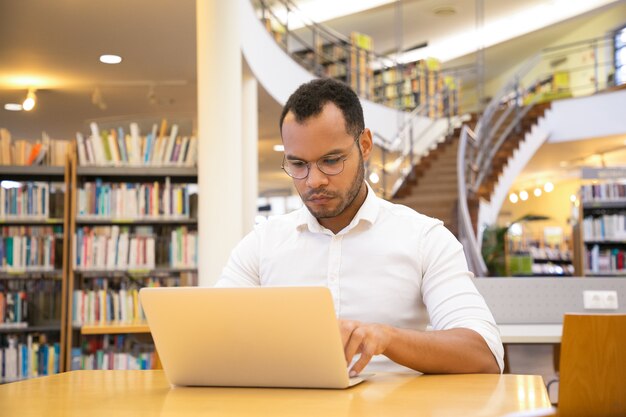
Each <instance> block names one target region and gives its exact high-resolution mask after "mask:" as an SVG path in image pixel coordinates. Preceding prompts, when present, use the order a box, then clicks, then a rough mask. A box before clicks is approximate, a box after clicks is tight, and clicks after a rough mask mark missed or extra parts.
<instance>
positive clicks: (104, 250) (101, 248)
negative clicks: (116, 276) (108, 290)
mask: <svg viewBox="0 0 626 417" xmlns="http://www.w3.org/2000/svg"><path fill="white" fill-rule="evenodd" d="M141 230H142V229H141V228H137V229H135V234H134V235H131V233H130V230H129V228H128V227H122V228H120V227H119V226H102V227H93V228H91V227H79V228H77V230H76V234H75V236H74V238H75V242H76V243H75V244H74V245H73V248H72V250H73V254H72V259H74V268H76V269H81V270H89V269H93V270H109V271H115V270H126V269H154V268H155V266H156V258H155V254H156V238H155V236H154V235H153V234H152V233H151V230H150V229H148V230H147V231H146V232H145V233H144V232H142V231H141Z"/></svg>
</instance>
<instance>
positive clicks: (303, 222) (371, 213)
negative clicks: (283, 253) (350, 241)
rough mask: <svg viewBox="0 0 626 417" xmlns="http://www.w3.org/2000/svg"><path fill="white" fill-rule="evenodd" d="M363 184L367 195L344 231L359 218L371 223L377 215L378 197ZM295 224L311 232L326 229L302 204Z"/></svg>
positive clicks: (322, 231)
mask: <svg viewBox="0 0 626 417" xmlns="http://www.w3.org/2000/svg"><path fill="white" fill-rule="evenodd" d="M365 186H366V187H367V197H365V201H364V202H363V204H362V205H361V207H360V208H359V211H357V213H356V215H355V216H354V218H353V219H352V221H351V222H350V224H349V225H348V226H347V227H346V228H345V229H344V232H347V231H349V230H351V229H352V228H354V227H355V226H356V225H358V224H359V223H360V222H361V220H363V221H366V222H368V223H370V224H373V223H374V222H375V221H376V218H377V217H378V212H379V211H380V198H378V197H377V196H376V194H375V193H374V190H372V187H370V185H369V184H368V183H367V181H366V182H365ZM295 226H296V229H298V230H303V229H304V228H305V227H307V228H308V229H309V231H310V232H313V233H324V231H325V230H326V229H325V228H324V227H323V226H322V225H321V224H319V222H318V221H317V219H316V218H315V217H313V215H312V214H311V212H310V211H309V209H308V208H307V207H306V205H304V204H303V205H302V207H301V208H300V209H299V213H298V215H297V220H296V225H295Z"/></svg>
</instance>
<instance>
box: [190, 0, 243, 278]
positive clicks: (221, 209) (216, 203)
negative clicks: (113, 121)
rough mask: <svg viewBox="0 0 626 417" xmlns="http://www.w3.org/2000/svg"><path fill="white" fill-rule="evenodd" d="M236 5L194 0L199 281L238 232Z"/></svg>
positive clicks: (215, 270) (216, 271) (217, 270)
mask: <svg viewBox="0 0 626 417" xmlns="http://www.w3.org/2000/svg"><path fill="white" fill-rule="evenodd" d="M239 4H240V3H239V2H238V1H230V0H229V1H224V0H197V1H196V32H197V79H198V188H199V190H198V193H199V195H198V200H199V205H198V217H199V219H198V238H199V242H198V250H199V256H198V273H199V284H200V285H201V286H207V285H213V284H214V283H215V282H216V281H217V279H218V278H219V276H220V274H221V272H222V269H223V267H224V265H225V264H226V261H227V260H228V256H229V255H230V252H231V250H232V248H233V247H234V246H235V245H236V244H237V242H239V240H240V239H241V238H242V236H243V225H242V218H243V214H242V208H243V205H242V194H243V176H242V161H243V157H242V129H241V121H242V111H241V97H242V88H241V70H242V69H241V51H240V37H241V34H240V33H241V32H240V14H239Z"/></svg>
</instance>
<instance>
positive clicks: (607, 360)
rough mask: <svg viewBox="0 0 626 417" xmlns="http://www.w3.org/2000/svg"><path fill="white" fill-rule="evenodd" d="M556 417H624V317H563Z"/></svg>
mask: <svg viewBox="0 0 626 417" xmlns="http://www.w3.org/2000/svg"><path fill="white" fill-rule="evenodd" d="M557 414H558V416H559V417H578V416H595V417H613V416H626V314H566V315H565V318H564V320H563V337H562V339H561V361H560V378H559V404H558V409H557Z"/></svg>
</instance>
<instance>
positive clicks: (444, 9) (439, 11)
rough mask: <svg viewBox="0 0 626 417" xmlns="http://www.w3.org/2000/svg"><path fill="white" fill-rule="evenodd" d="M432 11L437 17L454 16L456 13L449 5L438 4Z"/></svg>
mask: <svg viewBox="0 0 626 417" xmlns="http://www.w3.org/2000/svg"><path fill="white" fill-rule="evenodd" d="M433 13H434V15H435V16H439V17H448V16H454V15H455V14H456V8H455V7H454V6H450V5H446V6H438V7H435V8H434V9H433Z"/></svg>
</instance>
